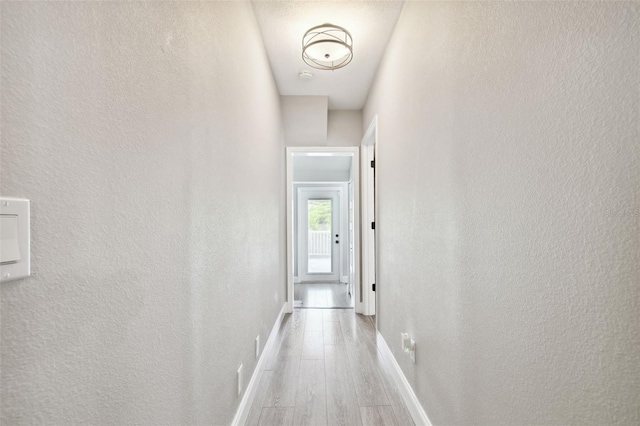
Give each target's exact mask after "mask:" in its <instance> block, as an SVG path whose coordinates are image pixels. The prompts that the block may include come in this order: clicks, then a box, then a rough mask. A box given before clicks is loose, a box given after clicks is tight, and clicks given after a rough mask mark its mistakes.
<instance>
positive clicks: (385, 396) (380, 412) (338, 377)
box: [246, 309, 414, 426]
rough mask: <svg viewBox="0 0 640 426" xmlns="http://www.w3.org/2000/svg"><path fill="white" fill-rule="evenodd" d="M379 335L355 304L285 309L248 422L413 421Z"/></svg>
mask: <svg viewBox="0 0 640 426" xmlns="http://www.w3.org/2000/svg"><path fill="white" fill-rule="evenodd" d="M375 335H376V333H375V326H374V323H373V322H372V321H371V319H370V318H368V317H363V316H361V315H357V314H355V313H354V311H353V309H295V310H294V312H293V314H287V315H286V316H285V318H284V320H283V322H282V327H281V328H280V331H279V333H278V336H277V341H276V345H275V349H274V352H273V354H272V356H271V358H270V359H269V360H268V362H267V365H266V367H265V371H264V374H263V376H262V379H261V381H260V385H259V388H258V391H257V394H256V398H255V400H254V404H253V406H252V407H251V412H250V413H249V418H248V419H247V422H246V425H247V426H256V425H257V426H267V425H269V426H272V425H273V426H276V425H277V426H302V425H326V426H352V425H353V426H356V425H363V426H369V425H372V426H375V425H385V426H386V425H399V426H407V425H414V423H413V421H412V420H411V415H410V414H409V412H408V411H407V408H406V407H405V405H404V403H403V401H402V399H401V397H400V394H399V392H398V390H397V389H396V387H395V386H394V384H393V380H392V378H391V376H390V373H389V371H388V370H387V369H386V367H385V365H384V363H383V362H382V356H381V355H380V353H379V352H378V349H377V347H376V342H375Z"/></svg>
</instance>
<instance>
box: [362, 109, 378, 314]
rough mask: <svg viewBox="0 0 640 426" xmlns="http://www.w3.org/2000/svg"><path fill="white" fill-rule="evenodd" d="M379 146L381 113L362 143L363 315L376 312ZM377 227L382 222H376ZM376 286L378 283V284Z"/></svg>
mask: <svg viewBox="0 0 640 426" xmlns="http://www.w3.org/2000/svg"><path fill="white" fill-rule="evenodd" d="M377 147H378V116H377V115H376V116H375V117H374V118H373V120H372V121H371V124H370V125H369V128H368V129H367V131H366V132H365V134H364V137H363V138H362V142H361V148H360V153H361V161H362V167H361V169H360V172H361V177H362V180H361V182H362V188H361V191H360V194H361V198H362V199H361V206H362V210H361V213H360V214H361V216H362V222H361V223H362V230H361V233H360V236H361V237H360V238H361V247H362V251H361V255H362V314H363V315H375V314H376V292H374V291H373V290H372V288H371V284H373V283H376V276H377V273H376V272H377V254H376V251H377V244H376V243H377V234H378V233H377V232H376V231H373V230H372V229H371V222H376V216H377V215H376V212H377V199H376V197H375V196H374V194H375V186H376V180H377V173H374V171H373V169H372V168H371V165H370V162H371V161H372V160H374V159H376V153H377ZM376 228H379V224H378V223H376ZM376 285H378V284H377V283H376Z"/></svg>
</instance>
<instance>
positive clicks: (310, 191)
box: [294, 182, 347, 282]
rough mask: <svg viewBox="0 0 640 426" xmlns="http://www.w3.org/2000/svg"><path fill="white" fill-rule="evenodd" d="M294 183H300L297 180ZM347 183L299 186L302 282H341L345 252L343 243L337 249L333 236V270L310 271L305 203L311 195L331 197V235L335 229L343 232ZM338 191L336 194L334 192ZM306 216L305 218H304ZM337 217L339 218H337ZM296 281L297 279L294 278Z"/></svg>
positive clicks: (299, 260) (299, 235)
mask: <svg viewBox="0 0 640 426" xmlns="http://www.w3.org/2000/svg"><path fill="white" fill-rule="evenodd" d="M294 185H298V183H297V182H295V183H294ZM346 185H347V184H346V183H340V184H339V185H333V186H298V187H297V189H298V197H297V198H298V278H299V279H300V281H301V282H325V281H327V280H328V281H335V282H340V276H341V274H342V267H343V265H342V263H343V253H342V248H343V247H342V246H343V245H342V244H340V245H339V246H338V249H335V248H334V246H333V238H331V265H332V270H333V272H331V273H327V274H319V273H311V274H310V273H309V272H308V271H307V269H308V266H309V265H308V263H307V262H308V258H307V250H306V249H305V247H306V245H307V224H306V221H307V214H306V213H305V212H306V209H307V205H306V203H304V200H305V199H308V198H309V197H315V196H318V197H321V198H329V199H331V200H332V203H333V205H332V217H333V220H332V224H331V235H333V233H334V232H335V231H337V233H338V234H343V230H344V225H343V221H344V218H343V214H342V213H343V208H342V206H343V205H344V192H345V191H344V189H345V187H346ZM334 192H335V193H336V194H335V195H334V194H333V193H334ZM301 201H302V202H301ZM302 218H304V219H302ZM336 218H337V220H336ZM336 222H337V224H338V225H337V228H335V227H334V226H335V224H336ZM294 282H295V280H294Z"/></svg>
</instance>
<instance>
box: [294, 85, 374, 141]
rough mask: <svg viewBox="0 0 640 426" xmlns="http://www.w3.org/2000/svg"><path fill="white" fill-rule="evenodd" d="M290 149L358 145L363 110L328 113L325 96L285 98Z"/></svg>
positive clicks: (332, 111) (360, 137) (327, 100)
mask: <svg viewBox="0 0 640 426" xmlns="http://www.w3.org/2000/svg"><path fill="white" fill-rule="evenodd" d="M281 98H282V115H283V123H284V135H285V144H286V145H287V146H314V147H316V146H359V145H360V141H361V140H362V111H360V110H357V111H352V110H331V111H328V110H327V108H328V106H329V104H328V102H329V99H328V98H327V97H326V96H282V97H281Z"/></svg>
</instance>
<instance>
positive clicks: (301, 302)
mask: <svg viewBox="0 0 640 426" xmlns="http://www.w3.org/2000/svg"><path fill="white" fill-rule="evenodd" d="M293 292H294V300H295V301H296V307H300V308H353V297H352V296H349V293H348V291H347V285H346V284H340V283H312V284H311V283H298V284H295V286H294V287H293Z"/></svg>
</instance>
